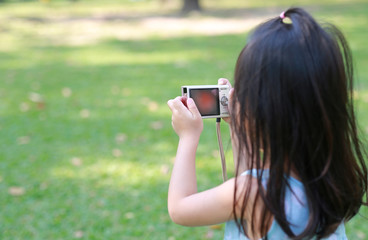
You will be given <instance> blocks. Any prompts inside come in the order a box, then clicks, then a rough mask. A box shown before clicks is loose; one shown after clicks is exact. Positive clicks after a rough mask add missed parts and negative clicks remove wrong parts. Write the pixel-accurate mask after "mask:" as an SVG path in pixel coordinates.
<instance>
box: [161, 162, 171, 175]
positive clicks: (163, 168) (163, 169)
mask: <svg viewBox="0 0 368 240" xmlns="http://www.w3.org/2000/svg"><path fill="white" fill-rule="evenodd" d="M169 171H170V167H169V165H167V164H164V165H162V166H161V169H160V172H161V174H163V175H167V174H168V173H169Z"/></svg>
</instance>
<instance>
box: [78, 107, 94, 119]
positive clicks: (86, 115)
mask: <svg viewBox="0 0 368 240" xmlns="http://www.w3.org/2000/svg"><path fill="white" fill-rule="evenodd" d="M79 115H80V116H81V118H89V116H90V115H91V113H90V111H89V110H88V109H82V110H81V111H80V112H79Z"/></svg>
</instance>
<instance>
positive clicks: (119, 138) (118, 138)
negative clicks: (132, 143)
mask: <svg viewBox="0 0 368 240" xmlns="http://www.w3.org/2000/svg"><path fill="white" fill-rule="evenodd" d="M126 139H127V136H126V135H125V134H124V133H118V134H117V135H116V137H115V141H116V142H117V143H122V142H124V141H125V140H126Z"/></svg>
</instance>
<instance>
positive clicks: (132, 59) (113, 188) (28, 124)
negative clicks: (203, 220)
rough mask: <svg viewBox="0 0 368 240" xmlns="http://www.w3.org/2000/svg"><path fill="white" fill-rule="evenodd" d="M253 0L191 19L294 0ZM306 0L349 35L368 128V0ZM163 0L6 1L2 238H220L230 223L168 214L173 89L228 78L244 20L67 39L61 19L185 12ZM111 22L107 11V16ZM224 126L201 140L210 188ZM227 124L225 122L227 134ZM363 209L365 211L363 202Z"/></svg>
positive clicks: (201, 164)
mask: <svg viewBox="0 0 368 240" xmlns="http://www.w3.org/2000/svg"><path fill="white" fill-rule="evenodd" d="M245 2H246V3H245ZM245 2H244V1H219V2H218V5H215V4H214V3H211V1H205V2H204V5H205V7H206V9H207V11H206V12H205V13H204V14H203V15H202V16H190V17H189V18H190V19H198V21H200V20H203V19H204V20H206V19H207V18H210V17H214V15H216V14H219V16H221V18H224V19H226V18H228V17H231V16H232V14H233V13H237V14H239V12H240V13H241V12H242V11H250V12H252V11H257V12H259V13H262V11H273V9H275V8H277V9H279V8H280V9H283V8H284V7H283V6H287V5H291V4H290V1H286V0H285V1H282V2H281V3H279V4H280V5H278V6H275V3H274V1H263V2H262V1H245ZM308 2H312V3H311V5H308V6H307V8H309V9H311V11H312V13H313V14H314V15H315V16H316V17H317V19H322V20H327V21H329V22H333V23H335V24H337V25H338V26H339V27H341V28H342V30H343V32H344V33H346V35H347V38H348V41H349V43H350V45H351V47H352V50H353V54H354V56H355V60H356V61H355V63H356V64H355V65H356V69H357V74H356V79H357V84H356V91H357V96H356V98H357V103H358V116H359V121H360V125H361V126H362V129H363V131H368V77H367V76H368V70H367V68H366V65H367V64H368V63H367V59H368V47H367V45H366V39H368V36H367V35H368V33H367V31H366V26H367V23H368V16H367V14H366V13H367V11H368V4H367V3H364V2H363V1H355V2H353V3H352V2H351V1H339V2H338V3H335V4H332V3H333V2H336V1H303V2H302V4H303V5H306V4H307V3H308ZM158 6H159V4H158V2H157V1H141V2H139V1H138V2H131V1H112V0H111V1H107V2H104V3H103V2H102V1H92V2H91V3H89V2H87V1H80V2H79V3H76V4H70V3H65V2H62V1H56V2H55V1H52V2H51V3H50V4H46V5H45V4H40V3H12V4H5V5H0V16H1V17H0V20H1V21H0V43H1V44H0V73H1V74H0V193H1V195H0V206H2V208H1V211H0V239H3V240H10V239H11V240H16V239H73V238H80V239H204V238H206V237H207V238H213V239H221V238H222V236H223V226H220V227H217V228H211V227H198V228H186V227H181V226H178V225H175V224H173V223H172V222H171V221H170V219H169V216H168V214H167V203H166V197H167V187H168V182H169V177H170V169H171V165H172V159H173V157H174V155H175V151H176V142H177V137H176V136H175V134H174V132H173V131H172V129H171V115H170V111H169V109H168V108H167V106H166V101H167V100H168V99H170V98H173V97H175V96H176V95H179V94H180V86H181V85H183V84H213V83H216V81H217V79H218V78H219V77H227V78H229V79H232V75H233V69H234V64H235V61H236V57H237V55H238V53H239V51H240V49H241V48H242V47H243V45H244V43H245V39H246V36H247V33H246V32H245V33H242V34H222V35H213V36H206V35H200V34H193V33H183V34H181V35H179V36H174V37H172V36H166V37H165V36H163V35H159V34H157V35H155V34H147V36H144V35H143V37H142V36H140V37H139V38H136V39H129V38H126V39H119V38H116V37H112V36H110V37H109V35H108V34H107V35H103V36H102V37H99V36H95V35H96V34H97V35H98V34H100V33H99V32H97V33H96V34H95V35H93V34H92V35H88V34H87V35H83V34H82V36H78V35H76V36H74V37H84V36H87V37H88V39H87V40H88V41H86V42H82V43H80V42H78V41H77V44H75V43H76V42H75V41H74V40H73V41H64V38H65V39H68V38H70V37H71V36H70V35H71V34H73V33H74V32H73V31H72V30H70V29H69V28H68V26H69V25H68V24H63V23H62V21H61V22H60V21H59V20H60V19H64V20H65V19H72V18H87V19H88V18H92V19H93V18H96V16H100V15H103V16H110V15H114V16H118V20H117V22H118V23H121V24H123V26H128V25H126V24H132V25H134V24H138V23H139V21H140V20H141V18H140V17H139V16H152V15H154V14H156V13H157V14H158V15H161V16H175V12H174V11H176V10H177V7H178V6H179V4H178V3H177V2H175V1H174V2H173V3H172V5H169V6H167V7H166V8H164V9H163V10H160V9H159V7H158ZM236 6H238V7H239V8H240V10H239V11H236V10H234V9H233V8H234V7H236ZM133 16H138V17H135V18H133ZM58 21H59V22H58ZM72 23H73V22H72ZM113 24H116V22H114V21H107V20H106V21H102V22H101V25H98V27H100V28H101V29H105V28H107V27H108V26H110V25H113ZM124 24H125V25H124ZM71 26H72V25H71ZM83 26H84V27H86V26H87V25H83ZM137 26H138V25H137ZM71 28H72V27H71ZM100 28H96V25H93V27H92V28H91V30H90V31H93V30H94V31H99V30H100ZM80 30H81V31H84V29H80ZM76 31H79V29H77V30H76ZM117 31H122V29H121V28H119V26H117ZM83 33H85V32H83ZM90 38H92V40H91V39H90ZM77 40H79V39H77ZM84 40H85V39H84ZM89 40H91V41H89ZM214 126H215V125H214V123H213V121H210V120H206V121H205V130H204V133H203V136H202V138H201V142H200V147H199V149H198V161H197V163H198V172H197V174H198V181H199V188H200V189H201V190H203V189H206V188H209V187H212V186H215V185H216V184H219V183H220V182H221V166H220V161H219V158H218V156H217V154H216V150H217V142H216V137H215V129H214ZM227 133H228V129H227V128H226V127H225V126H224V129H223V135H224V142H225V143H228V142H229V138H228V137H227V136H226V134H227ZM226 147H227V149H228V155H230V154H229V152H230V150H229V147H228V146H227V144H226ZM208 153H210V154H208ZM229 158H230V156H229ZM229 158H228V161H229V168H230V169H229V172H231V169H232V166H231V163H230V162H231V160H230V159H229ZM361 213H362V214H363V215H365V216H367V215H368V211H367V208H364V209H362V211H361ZM366 225H367V220H364V219H363V218H362V217H360V216H357V217H356V218H354V219H353V220H352V221H351V222H350V223H348V224H347V232H348V235H349V237H350V238H351V239H364V238H366V237H368V230H367V229H366V227H365V226H366Z"/></svg>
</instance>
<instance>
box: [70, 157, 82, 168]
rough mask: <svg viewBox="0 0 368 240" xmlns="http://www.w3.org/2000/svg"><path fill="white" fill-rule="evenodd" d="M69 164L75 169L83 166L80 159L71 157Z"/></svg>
mask: <svg viewBox="0 0 368 240" xmlns="http://www.w3.org/2000/svg"><path fill="white" fill-rule="evenodd" d="M70 162H71V163H72V165H73V166H76V167H80V166H82V164H83V161H82V159H80V158H78V157H73V158H72V159H71V160H70Z"/></svg>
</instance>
